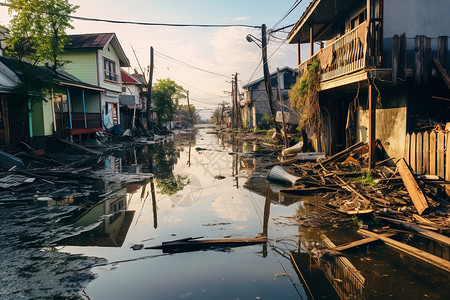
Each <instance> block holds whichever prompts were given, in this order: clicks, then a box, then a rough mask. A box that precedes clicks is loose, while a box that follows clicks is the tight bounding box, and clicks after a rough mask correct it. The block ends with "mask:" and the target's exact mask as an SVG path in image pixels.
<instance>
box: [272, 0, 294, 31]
mask: <svg viewBox="0 0 450 300" xmlns="http://www.w3.org/2000/svg"><path fill="white" fill-rule="evenodd" d="M301 2H302V0H296V1H295V2H294V4H292V6H291V8H289V9H288V11H287V12H286V13H285V14H284V15H283V17H281V19H280V20H278V22H276V23H275V25H273V26H272V28H271V29H270V30H269V32H270V31H272V30H273V29H274V28H275V27H277V26H278V25H279V24H280V23H281V22H283V21H284V19H286V18H287V16H289V15H290V14H291V13H292V12H293V11H294V9H296V8H297V6H298V5H299V4H300V3H301Z"/></svg>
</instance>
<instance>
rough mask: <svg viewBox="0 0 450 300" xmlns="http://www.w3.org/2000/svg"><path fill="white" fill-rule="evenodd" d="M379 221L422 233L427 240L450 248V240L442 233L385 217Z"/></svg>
mask: <svg viewBox="0 0 450 300" xmlns="http://www.w3.org/2000/svg"><path fill="white" fill-rule="evenodd" d="M377 218H378V219H383V220H386V221H388V222H391V223H393V224H396V225H399V226H401V227H404V228H407V229H410V230H414V231H415V232H417V233H420V234H421V235H422V236H425V237H426V238H428V239H430V240H433V241H436V242H438V243H441V244H444V245H446V246H450V238H449V237H447V236H445V235H442V234H440V233H437V232H434V231H431V230H428V229H425V228H422V227H420V226H419V225H417V224H414V223H411V222H405V221H401V220H395V219H391V218H385V217H377Z"/></svg>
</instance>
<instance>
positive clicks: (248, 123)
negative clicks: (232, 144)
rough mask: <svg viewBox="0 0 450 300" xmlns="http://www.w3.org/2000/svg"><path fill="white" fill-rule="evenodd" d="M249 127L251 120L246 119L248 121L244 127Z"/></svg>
mask: <svg viewBox="0 0 450 300" xmlns="http://www.w3.org/2000/svg"><path fill="white" fill-rule="evenodd" d="M248 125H250V120H249V119H246V120H245V121H244V126H245V127H248Z"/></svg>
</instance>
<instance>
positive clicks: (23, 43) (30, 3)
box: [5, 0, 78, 72]
mask: <svg viewBox="0 0 450 300" xmlns="http://www.w3.org/2000/svg"><path fill="white" fill-rule="evenodd" d="M9 2H10V7H9V9H8V13H9V15H10V16H11V17H12V19H11V21H10V23H9V31H10V38H9V39H8V40H7V41H6V43H7V48H6V49H5V50H6V51H5V52H6V54H7V55H9V56H12V57H14V58H16V59H18V60H19V61H21V60H23V59H24V58H25V59H28V61H30V62H31V63H32V64H34V65H35V64H37V63H39V62H42V61H45V60H49V61H51V62H52V68H53V71H54V72H56V69H57V67H58V66H60V65H61V62H60V61H59V59H58V58H59V56H60V55H61V54H62V53H63V51H64V46H65V44H66V42H67V37H66V30H67V29H68V28H70V29H73V28H74V27H73V26H72V25H71V24H70V17H69V15H70V14H72V13H74V12H75V11H76V10H77V9H78V6H76V5H72V4H70V3H69V1H68V0H10V1H9Z"/></svg>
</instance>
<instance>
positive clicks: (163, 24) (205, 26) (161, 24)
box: [0, 3, 261, 28]
mask: <svg viewBox="0 0 450 300" xmlns="http://www.w3.org/2000/svg"><path fill="white" fill-rule="evenodd" d="M0 6H6V7H10V6H11V4H9V3H0ZM60 16H64V17H69V18H71V19H74V20H81V21H91V22H105V23H114V24H131V25H143V26H167V27H203V28H224V27H247V28H261V26H257V25H247V24H175V23H155V22H138V21H123V20H111V19H100V18H89V17H81V16H72V15H64V14H62V15H60Z"/></svg>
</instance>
